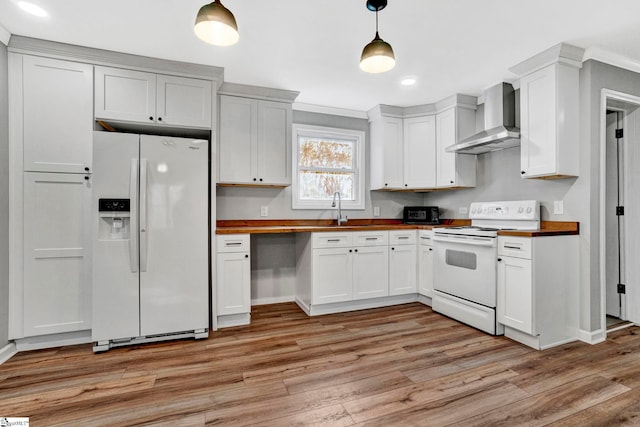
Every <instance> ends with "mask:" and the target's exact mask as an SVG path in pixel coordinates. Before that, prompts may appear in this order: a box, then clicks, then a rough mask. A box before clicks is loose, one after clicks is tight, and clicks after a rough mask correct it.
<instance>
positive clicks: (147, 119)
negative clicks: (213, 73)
mask: <svg viewBox="0 0 640 427" xmlns="http://www.w3.org/2000/svg"><path fill="white" fill-rule="evenodd" d="M95 73H96V81H95V117H96V119H103V120H107V121H109V120H113V121H122V122H137V123H147V124H155V125H165V126H175V127H190V128H204V129H209V128H211V116H212V93H213V83H212V82H211V81H208V80H201V79H193V78H186V77H178V76H170V75H164V74H155V73H147V72H141V71H134V70H127V69H121V68H109V67H95Z"/></svg>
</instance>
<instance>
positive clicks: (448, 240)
mask: <svg viewBox="0 0 640 427" xmlns="http://www.w3.org/2000/svg"><path fill="white" fill-rule="evenodd" d="M489 239H490V240H486V239H468V238H455V237H444V236H437V235H434V236H433V241H434V242H442V243H457V244H459V245H471V246H487V247H491V246H496V242H495V240H496V239H494V238H489Z"/></svg>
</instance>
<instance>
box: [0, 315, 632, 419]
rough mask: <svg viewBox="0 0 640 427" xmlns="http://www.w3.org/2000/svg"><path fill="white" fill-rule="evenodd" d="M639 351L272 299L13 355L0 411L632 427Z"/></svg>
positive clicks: (2, 380) (623, 338)
mask: <svg viewBox="0 0 640 427" xmlns="http://www.w3.org/2000/svg"><path fill="white" fill-rule="evenodd" d="M639 349H640V328H639V327H630V328H628V329H625V330H621V331H616V332H614V333H612V334H609V336H608V338H607V340H606V341H605V342H602V343H600V344H597V345H593V346H592V345H588V344H585V343H580V342H576V343H569V344H566V345H563V346H559V347H555V348H552V349H549V350H545V351H534V350H532V349H530V348H528V347H525V346H523V345H521V344H518V343H515V342H513V341H510V340H508V339H506V338H504V337H494V336H490V335H487V334H484V333H482V332H480V331H478V330H476V329H473V328H470V327H468V326H465V325H463V324H460V323H458V322H456V321H454V320H452V319H450V318H447V317H444V316H441V315H439V314H438V313H435V312H433V311H432V310H431V309H430V308H429V307H426V306H424V305H422V304H419V303H411V304H403V305H400V306H396V307H382V308H378V309H371V310H360V311H355V312H348V313H338V314H331V315H324V316H314V317H307V316H306V315H305V314H304V313H303V312H302V311H301V310H300V309H299V308H298V307H297V306H296V305H295V304H293V303H282V304H272V305H265V306H257V307H254V308H253V310H252V324H251V325H248V326H241V327H234V328H227V329H224V330H220V331H216V332H211V333H210V334H209V338H208V339H205V340H178V341H172V342H161V343H154V344H148V345H135V346H128V347H122V348H117V349H113V350H110V351H108V352H105V353H101V354H94V353H93V351H92V348H91V345H74V346H67V347H61V348H54V349H47V350H37V351H29V352H21V353H18V354H17V355H15V356H14V357H12V358H11V359H10V360H9V361H7V362H6V363H4V364H3V365H0V415H2V416H6V415H9V416H27V417H30V421H31V423H32V425H35V426H37V425H46V426H57V425H64V426H69V425H71V426H105V425H108V426H130V425H152V426H166V425H189V426H192V425H195V426H201V425H216V424H223V425H225V426H226V425H250V424H256V425H269V426H272V425H276V426H280V425H287V426H289V425H313V424H317V425H351V424H352V423H355V422H359V423H361V425H363V424H364V425H385V426H389V425H393V426H395V425H401V426H405V425H420V426H423V425H429V426H436V427H439V426H440V425H447V424H451V423H453V424H454V425H455V424H457V425H464V426H467V425H475V424H478V425H491V426H493V425H509V426H511V425H527V426H529V425H544V424H549V423H554V424H555V425H558V426H572V425H580V426H583V425H603V426H604V425H606V426H609V425H640V422H639V421H640V419H639V418H638V416H639V414H640V403H639V399H638V397H639V396H640V351H638V350H639ZM425 420H428V423H426V424H425Z"/></svg>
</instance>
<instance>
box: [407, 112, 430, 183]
mask: <svg viewBox="0 0 640 427" xmlns="http://www.w3.org/2000/svg"><path fill="white" fill-rule="evenodd" d="M404 184H405V187H408V188H433V187H435V186H436V118H435V116H425V117H413V118H408V119H404Z"/></svg>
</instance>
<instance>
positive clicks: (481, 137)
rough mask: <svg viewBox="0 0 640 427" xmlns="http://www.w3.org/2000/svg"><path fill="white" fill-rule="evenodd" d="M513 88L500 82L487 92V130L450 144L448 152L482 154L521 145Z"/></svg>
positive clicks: (485, 119)
mask: <svg viewBox="0 0 640 427" xmlns="http://www.w3.org/2000/svg"><path fill="white" fill-rule="evenodd" d="M515 98H516V97H515V91H514V90H513V86H511V85H510V84H509V83H504V82H503V83H500V84H497V85H495V86H492V87H490V88H489V89H487V90H486V91H485V92H484V129H485V130H483V131H482V132H479V133H477V134H475V135H472V136H470V137H468V138H466V139H463V140H462V141H460V142H459V143H457V144H454V145H450V146H449V147H447V148H446V151H448V152H452V153H462V154H481V153H486V152H489V151H496V150H502V149H504V148H509V147H515V146H516V145H519V144H520V129H519V128H517V127H516V99H515Z"/></svg>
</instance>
